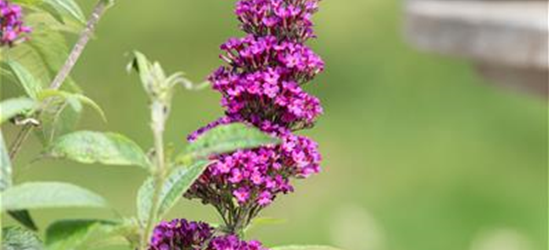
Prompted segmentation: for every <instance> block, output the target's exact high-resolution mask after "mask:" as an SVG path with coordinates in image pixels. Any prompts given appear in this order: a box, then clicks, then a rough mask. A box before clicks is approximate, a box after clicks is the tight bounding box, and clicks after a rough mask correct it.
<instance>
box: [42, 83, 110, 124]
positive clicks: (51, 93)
mask: <svg viewBox="0 0 549 250" xmlns="http://www.w3.org/2000/svg"><path fill="white" fill-rule="evenodd" d="M37 97H38V100H39V101H44V100H46V99H48V98H52V97H60V98H62V99H63V100H65V101H67V102H69V104H71V105H72V106H73V108H74V110H76V111H77V112H80V110H81V106H79V103H82V104H86V105H88V106H89V107H91V108H92V109H93V110H95V111H96V112H97V113H98V114H99V115H100V116H101V118H102V119H103V121H106V120H107V117H106V116H105V112H103V109H101V107H100V106H99V105H98V104H97V103H95V102H94V101H93V100H92V99H90V98H88V97H87V96H85V95H82V94H75V93H70V92H67V91H63V90H54V89H46V90H43V91H41V92H40V93H39V94H38V96H37ZM76 103H78V104H76Z"/></svg>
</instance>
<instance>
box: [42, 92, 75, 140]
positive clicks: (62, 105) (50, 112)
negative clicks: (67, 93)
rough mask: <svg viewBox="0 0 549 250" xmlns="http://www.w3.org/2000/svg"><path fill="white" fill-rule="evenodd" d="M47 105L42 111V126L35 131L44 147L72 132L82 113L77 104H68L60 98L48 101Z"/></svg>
mask: <svg viewBox="0 0 549 250" xmlns="http://www.w3.org/2000/svg"><path fill="white" fill-rule="evenodd" d="M48 104H49V105H48V106H47V107H46V108H45V109H43V110H42V113H41V123H42V124H41V126H40V127H39V128H38V129H37V130H36V135H37V137H38V138H39V139H40V141H41V142H42V144H43V145H44V146H48V145H50V144H51V142H52V141H54V140H55V139H56V138H58V137H59V136H62V135H65V134H68V133H71V132H73V131H74V129H75V128H76V125H77V124H78V121H79V120H80V114H81V111H82V106H81V105H80V103H79V102H74V101H72V102H68V101H66V100H63V99H60V98H53V99H50V100H49V103H48ZM76 104H78V105H76Z"/></svg>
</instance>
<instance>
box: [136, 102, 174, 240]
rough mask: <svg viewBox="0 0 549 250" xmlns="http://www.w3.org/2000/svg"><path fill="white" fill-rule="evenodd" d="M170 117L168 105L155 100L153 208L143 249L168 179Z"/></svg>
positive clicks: (153, 118) (153, 105)
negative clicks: (166, 146)
mask: <svg viewBox="0 0 549 250" xmlns="http://www.w3.org/2000/svg"><path fill="white" fill-rule="evenodd" d="M167 117H168V107H167V105H165V104H164V103H163V102H161V101H158V100H154V101H153V103H152V105H151V118H152V119H151V120H152V122H151V128H152V131H153V136H154V150H155V156H156V160H155V169H154V173H153V178H154V192H153V200H152V205H151V210H150V211H149V217H148V220H147V222H146V225H145V228H144V231H143V233H142V234H141V246H140V249H141V250H146V249H147V247H148V241H149V239H150V237H151V234H152V231H153V227H154V225H155V224H156V222H157V220H158V218H157V214H158V209H159V206H160V204H159V202H160V193H161V192H162V187H163V186H164V182H165V181H166V175H167V173H168V169H167V167H166V159H165V154H164V130H165V126H166V120H167Z"/></svg>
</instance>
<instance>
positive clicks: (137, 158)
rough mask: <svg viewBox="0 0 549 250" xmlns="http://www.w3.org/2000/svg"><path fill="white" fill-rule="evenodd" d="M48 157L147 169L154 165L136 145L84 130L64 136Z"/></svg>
mask: <svg viewBox="0 0 549 250" xmlns="http://www.w3.org/2000/svg"><path fill="white" fill-rule="evenodd" d="M46 155H48V156H51V157H54V158H66V159H70V160H74V161H77V162H80V163H87V164H91V163H102V164H106V165H125V166H128V165H135V166H141V167H143V168H145V169H149V165H150V164H149V160H148V159H147V156H146V155H145V153H144V152H143V150H142V149H141V148H140V147H139V146H138V145H137V144H136V143H135V142H133V141H131V140H130V139H128V138H126V137H124V136H122V135H119V134H114V133H100V132H91V131H80V132H75V133H71V134H68V135H64V136H61V137H60V138H58V139H57V140H55V141H54V142H53V143H52V145H51V146H50V147H48V148H47V149H46Z"/></svg>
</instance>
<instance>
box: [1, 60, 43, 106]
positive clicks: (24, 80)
mask: <svg viewBox="0 0 549 250" xmlns="http://www.w3.org/2000/svg"><path fill="white" fill-rule="evenodd" d="M6 64H7V65H8V66H9V67H10V69H11V71H12V73H13V75H14V76H15V77H16V78H17V81H18V82H19V84H21V86H22V87H23V89H25V92H26V93H27V95H28V96H29V97H31V98H33V99H36V96H37V95H38V93H39V92H40V91H42V85H41V83H40V82H39V81H38V80H36V78H34V76H33V75H32V74H31V73H30V71H29V70H27V69H26V68H25V67H23V65H21V64H20V63H18V62H16V61H12V60H10V61H7V62H6Z"/></svg>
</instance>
